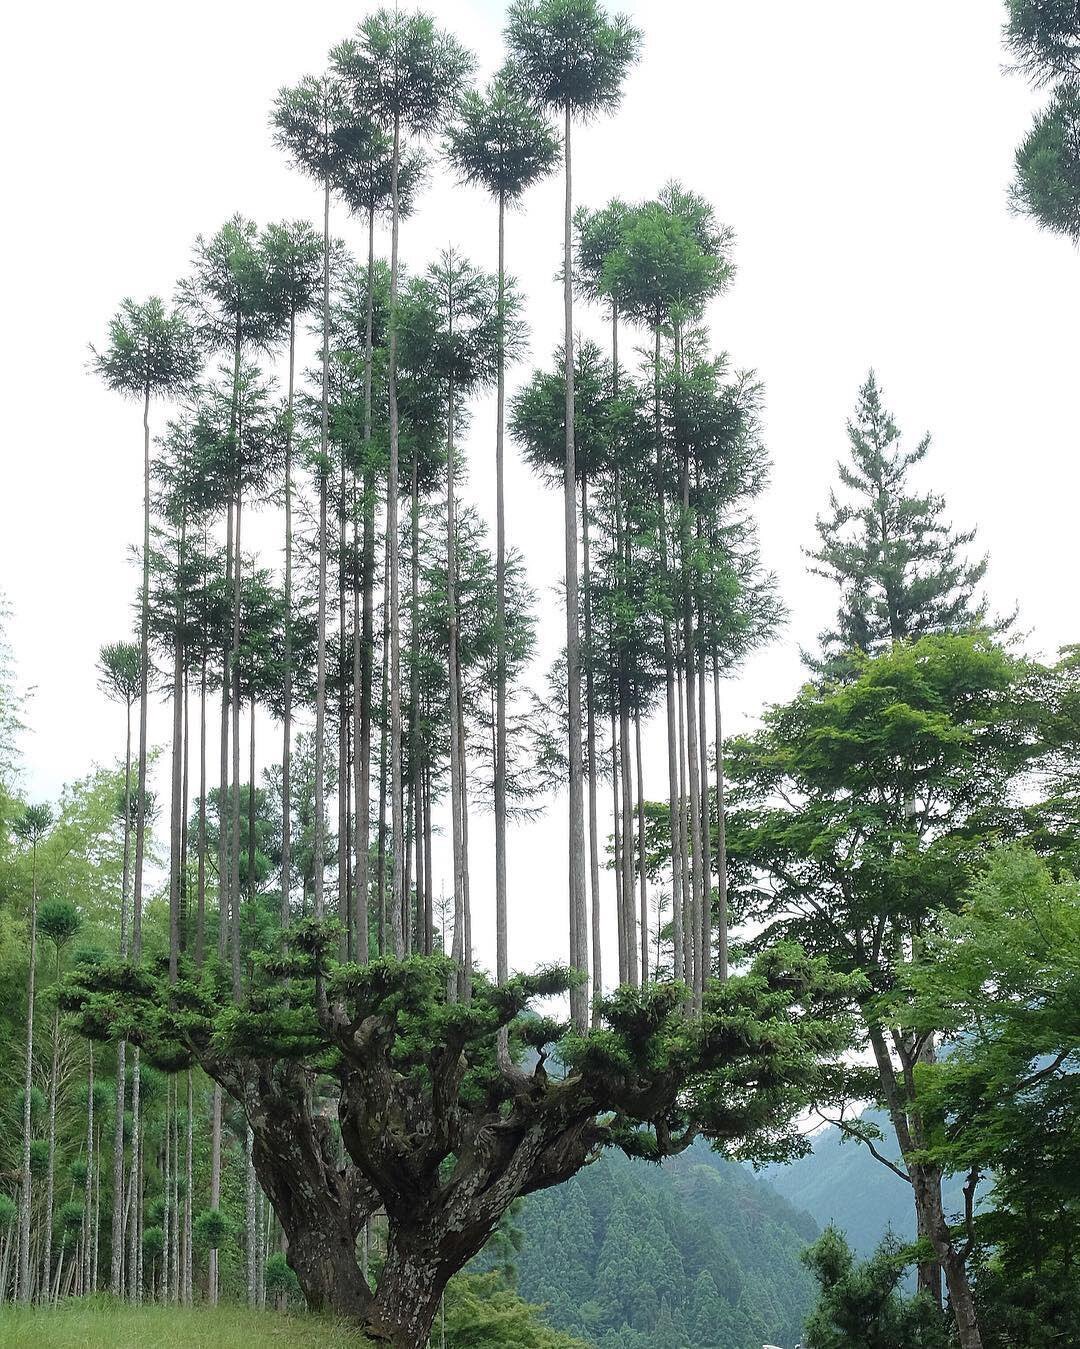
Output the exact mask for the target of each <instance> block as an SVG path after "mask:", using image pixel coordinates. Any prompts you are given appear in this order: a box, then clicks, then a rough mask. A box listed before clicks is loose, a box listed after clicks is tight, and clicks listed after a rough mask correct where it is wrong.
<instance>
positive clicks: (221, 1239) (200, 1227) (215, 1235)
mask: <svg viewBox="0 0 1080 1349" xmlns="http://www.w3.org/2000/svg"><path fill="white" fill-rule="evenodd" d="M192 1230H193V1233H194V1237H195V1241H196V1242H197V1243H198V1245H199V1246H201V1247H202V1248H203V1249H204V1250H208V1251H216V1250H217V1249H218V1248H219V1247H220V1246H224V1245H225V1242H226V1241H227V1240H228V1238H229V1233H230V1231H231V1228H230V1225H229V1222H228V1220H227V1219H226V1218H225V1217H224V1216H223V1215H222V1214H221V1212H220V1211H219V1210H218V1209H216V1208H208V1209H204V1210H203V1211H202V1212H201V1213H197V1214H196V1215H195V1221H194V1223H193V1224H192Z"/></svg>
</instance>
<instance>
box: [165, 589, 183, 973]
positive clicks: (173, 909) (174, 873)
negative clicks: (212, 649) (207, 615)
mask: <svg viewBox="0 0 1080 1349" xmlns="http://www.w3.org/2000/svg"><path fill="white" fill-rule="evenodd" d="M172 695H173V718H172V762H171V767H172V777H171V780H170V800H169V983H170V984H175V983H176V979H177V970H178V965H179V961H180V877H181V873H182V870H183V868H182V865H181V862H182V856H181V849H182V842H183V840H182V835H183V826H184V758H183V754H184V643H183V636H182V634H181V631H180V620H179V615H178V621H177V625H176V632H175V633H174V634H173V672H172Z"/></svg>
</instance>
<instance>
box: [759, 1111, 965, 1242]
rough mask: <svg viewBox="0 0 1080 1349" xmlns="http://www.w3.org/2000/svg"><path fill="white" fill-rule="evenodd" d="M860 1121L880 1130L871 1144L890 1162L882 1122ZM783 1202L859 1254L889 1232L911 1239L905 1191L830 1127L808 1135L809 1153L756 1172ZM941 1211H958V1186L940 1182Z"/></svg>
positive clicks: (893, 1153) (895, 1155) (887, 1130)
mask: <svg viewBox="0 0 1080 1349" xmlns="http://www.w3.org/2000/svg"><path fill="white" fill-rule="evenodd" d="M864 1118H866V1119H868V1120H872V1121H873V1122H874V1123H876V1124H877V1125H878V1126H879V1127H880V1128H881V1130H882V1133H883V1134H884V1138H883V1140H882V1141H881V1143H879V1144H877V1147H878V1149H879V1151H880V1152H881V1153H882V1154H883V1155H884V1156H886V1157H888V1158H889V1160H890V1161H898V1160H899V1157H900V1149H899V1148H898V1147H897V1145H896V1135H895V1134H894V1133H893V1131H892V1126H891V1125H890V1124H889V1122H888V1119H887V1118H886V1117H885V1116H884V1115H881V1114H878V1113H876V1112H872V1111H868V1112H867V1114H866V1115H865V1116H864ZM761 1174H762V1175H763V1176H764V1177H765V1178H766V1179H767V1180H768V1181H769V1183H770V1184H771V1185H772V1186H773V1188H774V1189H775V1190H777V1191H778V1192H779V1193H780V1194H781V1195H783V1196H784V1198H785V1199H787V1200H789V1201H790V1202H791V1203H792V1204H794V1205H796V1207H798V1208H800V1209H805V1210H806V1212H807V1213H809V1214H810V1215H811V1217H813V1219H814V1221H815V1222H816V1223H817V1225H818V1226H819V1227H822V1228H824V1227H827V1226H828V1225H829V1223H833V1224H835V1226H837V1227H839V1228H841V1229H842V1230H843V1231H844V1233H845V1234H846V1235H847V1238H848V1241H849V1242H850V1243H851V1245H852V1246H853V1247H854V1248H855V1250H856V1251H857V1252H858V1253H859V1254H860V1255H869V1254H870V1253H871V1252H872V1251H873V1250H874V1248H875V1247H876V1246H877V1244H878V1242H879V1241H880V1240H881V1238H882V1237H883V1236H884V1235H885V1233H886V1232H887V1231H889V1230H890V1229H891V1230H892V1231H893V1232H894V1233H895V1234H896V1235H897V1236H898V1237H899V1238H900V1239H901V1240H902V1241H913V1240H914V1239H915V1210H914V1205H913V1203H912V1198H911V1186H910V1185H908V1184H907V1182H906V1181H903V1180H901V1179H900V1178H899V1176H896V1175H894V1174H893V1172H892V1171H890V1170H889V1168H888V1167H887V1166H882V1164H881V1163H880V1162H879V1161H877V1160H876V1159H875V1158H874V1157H872V1156H871V1155H870V1152H869V1151H868V1149H867V1148H865V1147H863V1145H862V1144H861V1143H857V1142H855V1141H854V1140H853V1139H851V1140H848V1141H847V1142H845V1141H844V1136H843V1134H841V1132H840V1130H839V1129H837V1128H836V1127H835V1126H833V1125H830V1126H829V1127H828V1128H825V1129H822V1131H821V1132H820V1133H818V1134H815V1136H814V1151H813V1152H812V1153H811V1154H810V1155H809V1156H807V1157H802V1158H800V1159H799V1160H798V1161H795V1162H791V1163H789V1164H788V1165H786V1166H770V1167H767V1168H766V1169H765V1170H764V1171H763V1172H762V1173H761ZM943 1197H944V1200H945V1212H946V1213H960V1212H962V1210H963V1207H964V1197H963V1187H962V1182H961V1181H960V1180H959V1179H957V1178H955V1177H953V1178H949V1179H947V1180H946V1182H945V1188H944V1196H943Z"/></svg>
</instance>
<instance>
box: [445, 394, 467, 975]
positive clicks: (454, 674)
mask: <svg viewBox="0 0 1080 1349" xmlns="http://www.w3.org/2000/svg"><path fill="white" fill-rule="evenodd" d="M454 467H455V466H454V381H453V378H451V379H450V380H449V381H448V383H447V397H446V613H447V633H448V647H447V679H448V682H449V691H450V835H451V840H452V847H453V867H454V949H453V957H454V960H455V962H456V963H457V970H458V972H457V992H458V995H459V996H462V997H463V996H464V993H465V960H466V950H465V854H464V842H463V839H462V818H463V817H462V801H463V798H464V785H465V784H464V783H463V781H462V774H461V686H460V683H459V678H458V607H457V605H458V601H457V519H456V515H457V507H456V505H455V501H454Z"/></svg>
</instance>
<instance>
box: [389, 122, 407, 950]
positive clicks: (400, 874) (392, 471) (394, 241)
mask: <svg viewBox="0 0 1080 1349" xmlns="http://www.w3.org/2000/svg"><path fill="white" fill-rule="evenodd" d="M400 160H401V122H400V119H399V117H398V116H397V115H395V117H394V149H393V162H392V166H391V172H390V199H391V223H390V344H389V345H390V351H389V362H388V364H389V375H388V381H389V401H390V465H389V471H388V476H387V484H386V533H387V539H388V548H389V564H388V568H387V570H388V571H389V591H390V607H389V615H390V820H391V826H390V832H391V837H392V840H393V849H394V856H393V885H392V892H391V904H390V912H391V925H392V926H391V940H392V942H393V949H394V955H396V956H398V957H400V956H403V955H404V954H405V950H404V941H403V933H402V930H401V909H402V904H403V902H404V898H405V895H404V877H405V857H404V849H403V847H402V839H403V837H404V833H405V828H404V824H405V821H404V803H403V801H402V783H403V779H402V775H401V626H400V622H399V619H398V606H399V604H400V595H399V590H400V584H399V574H400V569H401V564H400V558H399V553H400V545H401V540H400V539H399V537H398V473H399V456H398V401H397V313H396V310H397V298H398V234H399V227H400V215H401V212H400V201H399V196H398V170H399V167H400Z"/></svg>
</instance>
